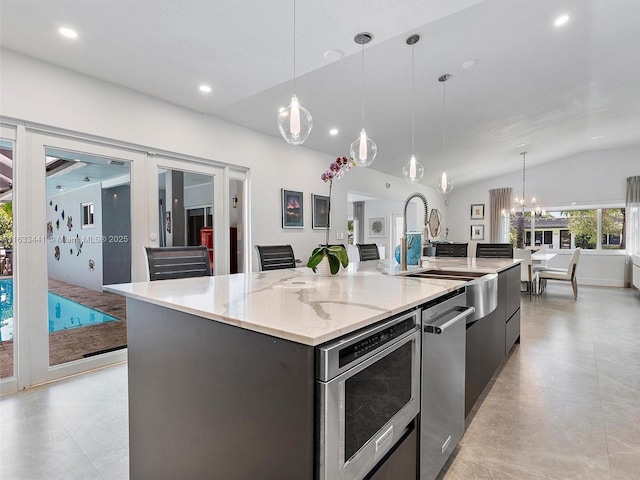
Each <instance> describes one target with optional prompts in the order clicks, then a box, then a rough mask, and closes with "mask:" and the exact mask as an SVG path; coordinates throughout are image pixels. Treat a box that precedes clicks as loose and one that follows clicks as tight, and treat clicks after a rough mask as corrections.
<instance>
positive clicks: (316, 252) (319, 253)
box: [307, 248, 324, 272]
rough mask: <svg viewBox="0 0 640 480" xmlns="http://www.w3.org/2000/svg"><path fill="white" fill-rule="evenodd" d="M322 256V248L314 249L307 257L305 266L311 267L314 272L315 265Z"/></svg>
mask: <svg viewBox="0 0 640 480" xmlns="http://www.w3.org/2000/svg"><path fill="white" fill-rule="evenodd" d="M323 257H324V250H323V249H322V248H316V249H314V250H313V253H312V254H311V256H310V257H309V260H308V261H307V267H309V268H311V269H312V270H313V271H314V272H315V271H316V267H317V266H318V265H319V264H320V262H321V261H322V258H323Z"/></svg>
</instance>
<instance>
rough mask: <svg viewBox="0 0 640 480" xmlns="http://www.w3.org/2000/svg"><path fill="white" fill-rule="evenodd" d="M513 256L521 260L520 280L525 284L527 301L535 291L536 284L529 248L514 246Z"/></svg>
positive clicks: (535, 274) (536, 275)
mask: <svg viewBox="0 0 640 480" xmlns="http://www.w3.org/2000/svg"><path fill="white" fill-rule="evenodd" d="M513 258H517V259H520V260H522V261H521V262H520V282H521V283H524V284H525V285H526V287H527V289H526V290H525V292H526V293H528V294H529V301H531V296H532V295H533V294H534V293H537V292H536V291H535V290H536V286H537V284H538V274H537V273H534V271H533V263H532V261H531V250H530V249H528V248H525V249H521V248H514V249H513Z"/></svg>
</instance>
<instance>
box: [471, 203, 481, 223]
mask: <svg viewBox="0 0 640 480" xmlns="http://www.w3.org/2000/svg"><path fill="white" fill-rule="evenodd" d="M471 220H484V203H475V204H473V205H471Z"/></svg>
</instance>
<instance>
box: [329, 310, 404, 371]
mask: <svg viewBox="0 0 640 480" xmlns="http://www.w3.org/2000/svg"><path fill="white" fill-rule="evenodd" d="M415 327H416V320H415V317H410V318H407V319H405V320H403V321H401V322H400V323H396V324H394V325H391V326H389V327H387V328H385V329H384V330H381V331H379V332H375V333H372V334H371V335H369V336H367V337H365V338H363V339H361V340H359V341H357V342H356V343H353V344H351V345H349V346H345V347H344V348H341V349H340V353H339V355H338V366H339V367H344V366H345V365H348V364H349V363H351V362H352V361H354V360H357V359H358V358H360V357H362V356H363V355H366V354H368V353H369V352H371V351H373V350H377V349H379V348H380V347H382V346H384V345H385V344H387V343H389V342H391V341H393V340H394V339H396V338H398V337H400V336H402V335H404V334H405V333H407V332H409V331H411V330H414V329H415Z"/></svg>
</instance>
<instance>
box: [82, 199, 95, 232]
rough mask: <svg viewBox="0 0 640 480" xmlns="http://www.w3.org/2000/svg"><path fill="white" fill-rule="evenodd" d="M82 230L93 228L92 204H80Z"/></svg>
mask: <svg viewBox="0 0 640 480" xmlns="http://www.w3.org/2000/svg"><path fill="white" fill-rule="evenodd" d="M82 228H93V202H87V203H83V204H82Z"/></svg>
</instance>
